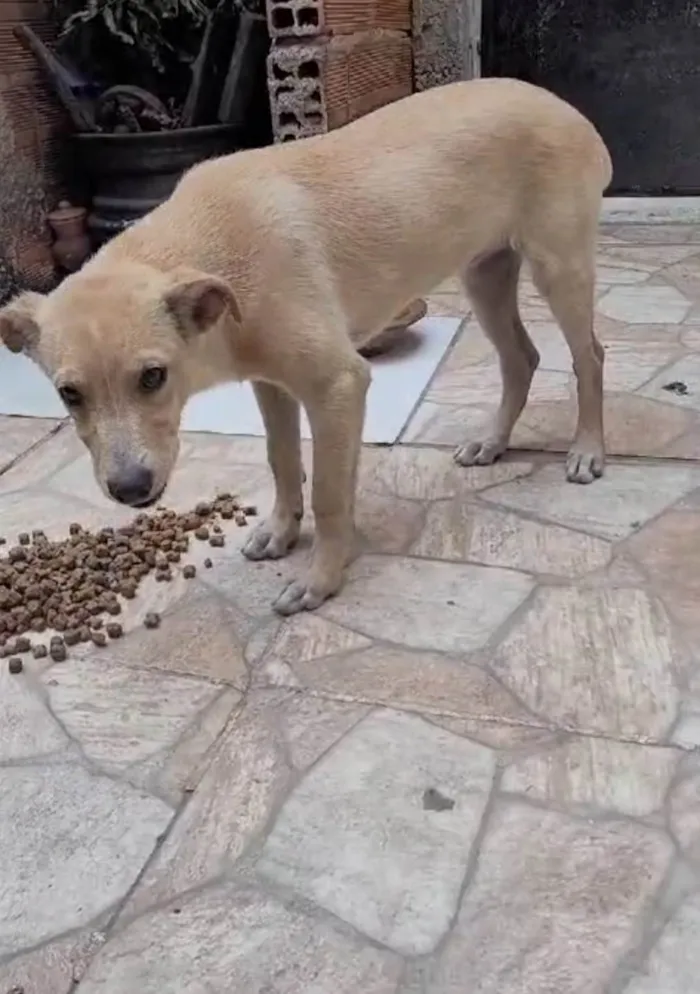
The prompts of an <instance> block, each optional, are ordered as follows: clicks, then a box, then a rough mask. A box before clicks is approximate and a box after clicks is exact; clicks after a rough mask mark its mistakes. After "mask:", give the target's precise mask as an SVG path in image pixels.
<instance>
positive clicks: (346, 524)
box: [274, 353, 370, 614]
mask: <svg viewBox="0 0 700 994" xmlns="http://www.w3.org/2000/svg"><path fill="white" fill-rule="evenodd" d="M343 359H344V361H343V363H342V369H341V371H340V372H338V373H337V374H336V375H334V376H332V377H330V378H328V379H325V378H324V385H323V388H322V389H319V390H315V391H314V392H313V394H312V395H309V396H308V397H306V398H305V407H306V410H307V413H308V416H309V423H310V425H311V434H312V436H313V460H314V466H313V487H312V503H313V512H314V519H315V526H316V531H315V535H314V546H313V552H312V557H311V565H310V567H309V570H308V572H307V574H306V576H304V577H303V578H301V579H299V580H294V581H292V582H291V583H290V584H289V585H288V586H287V587H286V588H285V589H284V590H283V591H282V593H281V594H280V596H279V598H278V599H277V600H276V601H275V604H274V608H275V610H276V611H277V612H279V613H280V614H295V613H296V612H297V611H313V610H314V608H317V607H318V606H319V604H322V603H323V602H324V601H325V600H326V599H327V598H328V597H330V596H332V595H333V594H335V593H336V592H337V591H338V589H339V588H340V586H341V584H342V582H343V573H344V571H345V567H346V566H347V564H348V561H349V560H350V557H351V555H352V551H353V543H354V538H355V521H354V518H355V488H356V485H357V466H358V461H359V457H360V446H361V444H362V426H363V424H364V419H365V399H366V396H367V390H368V387H369V383H370V373H369V367H368V366H367V364H366V363H365V361H364V360H363V359H361V358H360V357H359V356H358V355H357V354H356V353H350V354H349V355H344V357H343Z"/></svg>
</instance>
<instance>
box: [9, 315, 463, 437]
mask: <svg viewBox="0 0 700 994" xmlns="http://www.w3.org/2000/svg"><path fill="white" fill-rule="evenodd" d="M459 325H460V321H459V318H448V317H430V318H424V319H423V320H422V321H420V322H419V323H418V324H416V325H414V327H413V328H412V329H411V332H410V334H409V335H407V336H406V343H405V345H404V346H403V347H402V348H401V349H400V350H397V351H396V352H395V353H392V354H391V355H388V356H385V357H382V358H378V359H373V360H372V386H371V387H370V390H369V394H368V397H367V417H366V420H365V430H364V434H363V441H365V442H368V443H374V444H391V443H393V442H395V441H396V440H397V439H398V437H399V435H400V434H401V432H402V430H403V428H404V427H405V425H406V424H407V423H408V420H409V418H410V416H411V413H412V412H413V410H414V408H415V406H416V404H417V403H418V401H419V400H420V397H421V395H422V393H423V391H424V390H425V388H426V387H427V385H428V383H429V382H430V380H431V378H432V376H433V374H434V372H435V370H436V369H437V366H438V363H439V362H440V360H441V359H442V357H443V355H444V354H445V352H446V350H447V348H448V347H449V345H450V343H451V342H452V340H453V338H454V336H455V334H456V332H457V329H458V328H459ZM0 414H15V415H20V416H24V417H30V418H31V417H34V418H63V417H65V415H66V412H65V409H64V407H63V405H62V404H61V402H60V400H59V399H58V396H57V394H56V392H55V390H54V389H53V387H52V386H51V384H50V383H49V381H48V380H47V379H46V377H45V376H44V375H43V374H42V373H41V372H40V370H39V369H37V367H36V366H35V365H34V364H33V363H32V362H30V361H29V360H28V359H25V358H24V357H23V356H16V355H13V354H12V353H11V352H8V351H7V349H0ZM182 429H183V431H201V432H214V433H217V434H222V435H258V436H261V435H264V434H265V431H264V428H263V424H262V419H261V417H260V412H259V411H258V407H257V404H256V402H255V396H254V394H253V391H252V389H251V387H250V386H249V385H248V384H231V385H225V386H221V387H216V388H215V389H213V390H207V391H206V392H205V393H202V394H199V395H198V396H197V397H193V398H192V400H191V401H190V402H189V404H188V405H187V407H186V408H185V413H184V416H183V420H182ZM302 433H303V435H304V438H310V437H311V433H310V431H309V426H308V423H307V421H306V417H304V419H303V422H302Z"/></svg>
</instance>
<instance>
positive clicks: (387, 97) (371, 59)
mask: <svg viewBox="0 0 700 994" xmlns="http://www.w3.org/2000/svg"><path fill="white" fill-rule="evenodd" d="M0 2H1V0H0ZM267 19H268V24H269V28H270V36H271V38H272V47H271V50H270V55H269V58H268V85H269V91H270V105H271V108H272V123H273V132H274V136H275V140H276V141H289V140H291V139H294V138H301V137H305V136H307V135H314V134H320V133H322V132H324V131H329V130H333V129H334V128H338V127H340V126H341V125H343V124H347V123H348V122H349V121H352V120H354V119H355V118H356V117H360V116H361V115H362V114H367V113H369V112H370V111H372V110H375V109H376V108H377V107H381V106H382V105H383V104H387V103H390V102H391V101H392V100H398V99H399V98H400V97H405V96H408V94H409V93H411V92H412V89H413V55H412V45H411V36H410V31H411V0H267Z"/></svg>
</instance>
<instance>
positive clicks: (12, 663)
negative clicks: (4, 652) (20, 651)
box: [8, 656, 24, 676]
mask: <svg viewBox="0 0 700 994" xmlns="http://www.w3.org/2000/svg"><path fill="white" fill-rule="evenodd" d="M23 668H24V667H23V665H22V660H21V659H20V657H19V656H11V657H10V659H9V661H8V669H9V670H10V673H12V674H13V675H14V676H16V675H17V673H21V672H22V670H23Z"/></svg>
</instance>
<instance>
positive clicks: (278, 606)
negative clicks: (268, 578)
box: [272, 580, 331, 615]
mask: <svg viewBox="0 0 700 994" xmlns="http://www.w3.org/2000/svg"><path fill="white" fill-rule="evenodd" d="M330 593H331V592H329V593H325V592H323V591H320V590H314V589H313V588H312V587H311V586H310V584H308V583H305V582H304V581H303V580H292V582H291V583H288V584H287V586H286V587H285V588H284V589H283V591H282V593H281V594H280V595H279V597H278V598H277V600H276V601H275V602H274V604H273V605H272V607H273V609H274V610H275V611H276V612H277V614H283V615H289V614H298V612H299V611H315V610H316V608H317V607H320V605H321V604H323V602H324V601H325V600H327V599H328V597H329V596H330Z"/></svg>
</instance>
